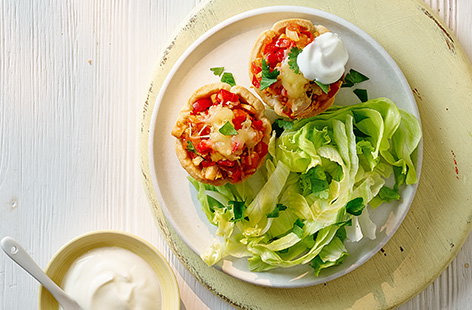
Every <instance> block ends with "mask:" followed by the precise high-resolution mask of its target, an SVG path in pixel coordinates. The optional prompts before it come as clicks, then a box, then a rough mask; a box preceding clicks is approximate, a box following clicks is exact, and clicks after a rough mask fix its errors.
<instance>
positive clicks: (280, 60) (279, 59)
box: [275, 50, 285, 62]
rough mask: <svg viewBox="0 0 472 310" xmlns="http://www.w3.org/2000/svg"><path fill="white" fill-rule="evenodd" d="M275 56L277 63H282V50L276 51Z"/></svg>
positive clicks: (283, 54)
mask: <svg viewBox="0 0 472 310" xmlns="http://www.w3.org/2000/svg"><path fill="white" fill-rule="evenodd" d="M275 54H276V55H277V60H278V61H279V62H282V61H283V60H284V58H285V52H284V50H278V51H277V52H276V53H275Z"/></svg>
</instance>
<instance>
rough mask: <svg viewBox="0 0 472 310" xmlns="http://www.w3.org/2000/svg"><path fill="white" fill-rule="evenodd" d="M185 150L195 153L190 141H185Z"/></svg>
mask: <svg viewBox="0 0 472 310" xmlns="http://www.w3.org/2000/svg"><path fill="white" fill-rule="evenodd" d="M187 151H189V152H193V153H196V152H197V151H196V150H195V146H193V143H192V141H187Z"/></svg>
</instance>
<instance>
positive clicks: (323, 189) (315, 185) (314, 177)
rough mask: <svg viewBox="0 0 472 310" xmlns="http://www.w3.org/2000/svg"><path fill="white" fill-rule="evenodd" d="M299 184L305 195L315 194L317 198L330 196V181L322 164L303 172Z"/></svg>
mask: <svg viewBox="0 0 472 310" xmlns="http://www.w3.org/2000/svg"><path fill="white" fill-rule="evenodd" d="M298 184H299V186H300V189H301V191H302V195H303V196H308V195H310V194H314V195H315V197H317V198H321V199H327V198H328V195H329V193H328V189H329V183H328V179H327V177H326V173H325V170H324V169H323V167H321V166H316V167H313V168H311V169H310V170H308V172H307V173H304V174H301V175H300V179H299V181H298Z"/></svg>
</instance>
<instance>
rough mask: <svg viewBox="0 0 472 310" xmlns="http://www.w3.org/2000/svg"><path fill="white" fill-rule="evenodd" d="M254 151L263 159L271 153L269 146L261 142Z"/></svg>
mask: <svg viewBox="0 0 472 310" xmlns="http://www.w3.org/2000/svg"><path fill="white" fill-rule="evenodd" d="M254 151H255V152H257V153H258V154H259V156H260V157H261V158H262V157H264V156H265V155H266V154H267V153H268V152H269V146H268V145H267V144H266V143H264V142H259V143H258V144H257V145H256V147H255V148H254Z"/></svg>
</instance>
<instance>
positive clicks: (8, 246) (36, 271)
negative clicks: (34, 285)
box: [0, 237, 75, 309]
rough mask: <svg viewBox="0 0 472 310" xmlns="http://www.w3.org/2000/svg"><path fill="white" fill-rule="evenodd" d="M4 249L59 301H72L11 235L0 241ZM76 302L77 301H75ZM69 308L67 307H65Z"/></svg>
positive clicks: (61, 302) (66, 302)
mask: <svg viewBox="0 0 472 310" xmlns="http://www.w3.org/2000/svg"><path fill="white" fill-rule="evenodd" d="M0 245H1V247H2V249H3V251H4V252H5V253H6V254H7V255H8V256H9V257H10V258H11V259H12V260H14V261H15V262H16V263H17V264H18V265H19V266H20V267H21V268H23V269H24V270H25V271H26V272H28V273H29V274H30V275H32V276H33V277H34V278H35V279H36V280H38V281H39V283H41V284H42V285H43V286H44V287H45V288H46V289H47V290H48V291H49V292H50V293H51V294H52V295H53V296H54V298H56V300H57V301H59V303H60V304H62V305H63V306H65V305H64V304H63V303H65V304H69V303H70V298H69V297H68V296H67V295H66V294H65V293H64V291H63V290H62V289H61V288H60V287H59V286H58V285H57V284H56V283H54V281H52V280H51V278H49V277H48V276H47V275H46V274H45V273H44V272H43V270H42V269H41V268H40V267H39V266H38V264H36V262H35V261H34V260H33V259H32V258H31V256H29V254H28V253H26V251H25V250H24V249H23V248H22V247H21V245H20V244H19V243H18V242H17V241H16V240H15V239H13V238H11V237H5V238H3V239H2V241H1V242H0ZM74 303H75V302H74ZM65 308H66V309H67V307H65Z"/></svg>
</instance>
